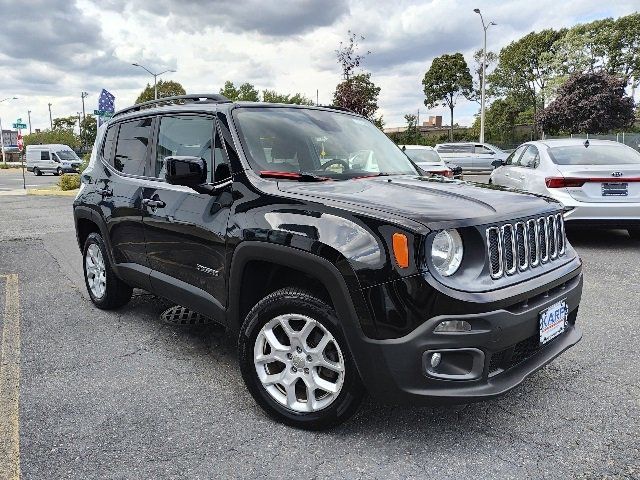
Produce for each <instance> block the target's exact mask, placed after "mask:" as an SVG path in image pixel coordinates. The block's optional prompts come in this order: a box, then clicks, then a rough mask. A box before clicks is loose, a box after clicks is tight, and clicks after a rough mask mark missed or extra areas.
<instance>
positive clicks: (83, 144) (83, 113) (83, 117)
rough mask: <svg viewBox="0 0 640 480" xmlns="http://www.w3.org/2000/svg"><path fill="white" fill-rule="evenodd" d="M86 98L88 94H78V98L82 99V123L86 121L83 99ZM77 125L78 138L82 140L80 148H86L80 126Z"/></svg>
mask: <svg viewBox="0 0 640 480" xmlns="http://www.w3.org/2000/svg"><path fill="white" fill-rule="evenodd" d="M88 96H89V94H88V93H87V92H82V93H80V98H81V99H82V121H83V122H84V121H85V120H86V119H87V116H86V114H85V111H84V99H85V98H86V97H88ZM79 125H80V138H81V139H82V146H83V147H86V145H85V141H84V137H83V136H82V124H79Z"/></svg>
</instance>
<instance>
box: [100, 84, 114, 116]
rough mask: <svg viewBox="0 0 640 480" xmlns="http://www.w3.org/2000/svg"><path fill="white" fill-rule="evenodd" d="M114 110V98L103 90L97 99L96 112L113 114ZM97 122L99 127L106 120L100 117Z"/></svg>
mask: <svg viewBox="0 0 640 480" xmlns="http://www.w3.org/2000/svg"><path fill="white" fill-rule="evenodd" d="M115 109H116V97H115V96H113V94H111V93H110V92H108V91H107V90H105V89H104V88H103V89H102V92H101V93H100V98H98V110H101V111H103V112H111V113H113V112H115ZM98 120H99V121H98V125H101V124H102V123H103V122H104V121H106V119H103V118H102V117H100V118H99V119H98Z"/></svg>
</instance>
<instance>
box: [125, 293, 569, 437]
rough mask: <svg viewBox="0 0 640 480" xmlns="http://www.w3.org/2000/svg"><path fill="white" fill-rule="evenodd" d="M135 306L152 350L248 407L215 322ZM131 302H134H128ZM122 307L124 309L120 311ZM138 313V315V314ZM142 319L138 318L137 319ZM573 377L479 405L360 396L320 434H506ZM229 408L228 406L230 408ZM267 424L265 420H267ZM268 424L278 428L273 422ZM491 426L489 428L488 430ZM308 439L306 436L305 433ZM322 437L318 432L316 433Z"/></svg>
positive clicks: (538, 382)
mask: <svg viewBox="0 0 640 480" xmlns="http://www.w3.org/2000/svg"><path fill="white" fill-rule="evenodd" d="M139 300H140V301H139V303H138V305H137V306H135V307H133V308H135V309H136V310H139V311H138V312H137V314H136V316H138V317H139V316H142V317H146V318H149V317H155V319H156V320H155V321H157V322H158V324H159V325H161V330H162V331H163V333H162V334H161V338H159V339H158V341H157V342H156V345H155V348H162V349H164V350H165V351H164V352H163V353H164V354H166V355H167V356H168V357H175V356H179V357H181V358H182V359H184V360H187V359H188V362H189V363H192V367H191V368H196V369H197V368H204V369H206V370H209V372H208V373H210V374H213V375H216V376H223V377H227V378H230V379H233V380H232V381H231V382H229V383H227V386H226V387H227V388H232V389H233V390H234V398H243V400H241V401H238V404H237V406H236V407H237V411H238V412H241V411H246V407H247V404H250V405H253V400H252V399H251V397H250V394H249V392H248V391H247V390H246V388H245V387H244V383H243V381H242V377H241V374H240V369H239V367H238V362H237V337H235V336H233V335H232V334H230V333H229V332H227V330H226V329H225V328H224V327H222V326H220V325H218V324H215V323H211V324H206V325H173V324H166V323H163V322H162V321H161V320H160V316H161V314H162V312H163V311H164V310H166V308H168V307H170V306H171V304H169V303H166V302H165V301H163V300H160V299H159V298H157V297H155V296H153V295H150V294H142V295H140V299H139ZM134 303H136V302H134ZM125 308H126V307H125ZM140 310H143V311H144V313H143V312H141V311H140ZM140 314H142V315H140ZM574 373H575V372H573V371H572V370H571V369H569V370H567V371H565V370H564V369H561V371H555V372H553V371H551V372H550V371H544V370H543V373H540V372H538V373H535V374H533V375H532V376H531V377H530V378H529V379H528V381H527V382H525V384H524V385H522V386H520V387H517V388H516V389H515V390H514V391H512V392H508V393H507V394H506V395H504V396H502V397H500V398H497V399H493V400H489V401H485V402H479V403H470V404H463V405H444V406H442V405H438V406H393V405H383V404H380V403H377V402H376V401H374V400H372V399H371V398H370V397H365V399H364V401H363V404H362V406H361V408H360V409H359V411H358V413H357V414H356V415H355V417H354V418H353V419H351V420H350V421H348V422H347V423H345V424H344V425H341V426H339V427H336V428H334V429H331V430H328V431H327V432H325V434H326V435H329V436H333V435H338V436H343V435H345V434H347V435H358V436H365V437H372V438H384V437H386V436H387V435H388V434H389V432H391V434H392V436H393V435H396V434H397V436H399V437H400V436H406V435H409V436H413V437H415V438H416V440H417V439H418V438H419V439H421V441H426V440H428V439H429V438H432V437H436V438H437V437H438V436H439V435H443V436H448V437H449V438H451V436H452V435H453V437H455V436H456V435H459V436H461V437H467V436H468V435H469V434H470V433H469V431H470V430H469V429H471V430H472V431H476V432H477V433H482V432H484V433H486V432H485V430H486V429H489V430H490V429H491V428H493V427H495V426H496V425H500V426H501V427H503V428H506V429H507V432H509V431H512V433H514V434H515V433H516V432H517V430H518V428H519V427H518V421H517V419H518V418H522V417H525V416H531V413H532V412H534V411H536V408H537V403H539V402H540V401H544V400H543V399H544V398H546V396H547V395H546V393H545V392H558V391H559V390H562V389H566V388H567V387H568V385H570V384H571V383H573V381H575V375H574ZM230 407H231V409H233V406H231V405H230ZM251 410H254V412H255V415H256V420H265V419H266V418H267V416H266V414H264V413H263V412H262V411H261V410H260V409H259V408H257V405H256V408H255V409H251ZM269 424H271V421H269ZM273 425H274V426H275V425H278V424H277V422H275V421H273ZM492 425H493V427H492ZM309 434H310V435H311V433H309ZM321 434H322V433H321Z"/></svg>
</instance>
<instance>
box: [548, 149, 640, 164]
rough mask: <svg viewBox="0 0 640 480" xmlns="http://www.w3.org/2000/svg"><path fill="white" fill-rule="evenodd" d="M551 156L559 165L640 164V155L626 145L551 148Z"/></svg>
mask: <svg viewBox="0 0 640 480" xmlns="http://www.w3.org/2000/svg"><path fill="white" fill-rule="evenodd" d="M549 154H550V156H551V158H552V160H553V161H554V163H556V164H557V165H623V164H636V165H637V164H640V153H638V152H637V151H635V150H634V149H632V148H629V147H627V146H625V145H589V146H588V147H585V146H584V145H570V146H564V147H551V148H549Z"/></svg>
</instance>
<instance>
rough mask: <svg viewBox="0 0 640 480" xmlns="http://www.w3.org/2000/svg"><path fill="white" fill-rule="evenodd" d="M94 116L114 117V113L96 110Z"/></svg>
mask: <svg viewBox="0 0 640 480" xmlns="http://www.w3.org/2000/svg"><path fill="white" fill-rule="evenodd" d="M93 114H94V115H97V116H99V117H112V116H113V112H107V111H106V110H94V111H93Z"/></svg>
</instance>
